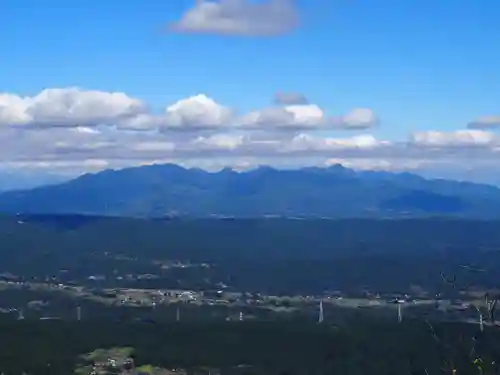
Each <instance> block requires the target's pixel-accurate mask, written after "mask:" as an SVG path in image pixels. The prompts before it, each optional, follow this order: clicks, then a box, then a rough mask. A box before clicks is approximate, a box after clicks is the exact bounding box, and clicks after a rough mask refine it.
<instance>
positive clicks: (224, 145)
mask: <svg viewBox="0 0 500 375" xmlns="http://www.w3.org/2000/svg"><path fill="white" fill-rule="evenodd" d="M246 141H247V140H246V138H245V137H244V136H242V135H233V134H216V135H213V136H210V137H199V138H196V139H195V140H194V141H193V142H192V145H193V146H195V147H201V148H206V149H209V150H236V149H237V148H238V147H241V146H242V145H243V144H244V143H245V142H246Z"/></svg>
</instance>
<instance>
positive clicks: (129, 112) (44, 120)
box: [0, 88, 378, 133]
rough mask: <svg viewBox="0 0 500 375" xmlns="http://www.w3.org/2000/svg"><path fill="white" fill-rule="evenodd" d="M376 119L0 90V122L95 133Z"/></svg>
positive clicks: (360, 113) (313, 110)
mask: <svg viewBox="0 0 500 375" xmlns="http://www.w3.org/2000/svg"><path fill="white" fill-rule="evenodd" d="M280 95H281V96H288V97H286V98H285V97H282V98H281V99H280V100H282V101H285V100H287V101H289V102H293V101H296V102H298V101H300V100H299V98H298V97H295V98H293V96H300V94H280ZM377 123H378V119H377V117H376V116H375V114H374V113H373V111H372V110H371V109H367V108H360V109H355V110H353V111H351V112H349V113H348V114H347V115H345V116H341V117H339V118H332V117H328V116H327V115H326V113H325V111H324V110H323V109H322V108H321V107H320V106H318V105H316V104H288V105H282V106H276V107H268V108H264V109H258V110H254V111H251V112H249V113H246V114H242V115H237V111H236V110H235V109H233V108H230V107H227V106H225V105H222V104H220V103H218V102H217V101H215V100H214V99H213V98H211V97H209V96H207V95H205V94H198V95H193V96H190V97H188V98H185V99H180V100H178V101H177V102H175V103H173V104H170V105H167V106H165V109H164V110H163V111H152V110H151V109H150V108H149V106H148V105H147V104H146V103H144V102H143V101H141V100H140V99H137V98H134V97H131V96H128V95H127V94H125V93H120V92H105V91H97V90H84V89H80V88H55V89H46V90H43V91H42V92H40V93H39V94H36V95H34V96H26V97H21V96H17V95H14V94H10V93H4V94H0V126H3V127H4V128H5V127H19V128H32V129H42V128H73V129H77V131H80V132H86V133H90V132H98V131H100V130H99V129H97V128H102V127H108V128H109V127H114V128H117V129H119V130H122V131H132V132H138V131H146V132H147V131H160V132H163V133H169V132H177V133H179V132H184V133H185V132H207V131H212V132H213V131H223V130H227V129H233V130H234V129H235V128H241V129H246V130H258V129H260V130H271V129H274V130H284V131H286V130H288V131H295V132H296V131H303V130H321V129H328V128H331V129H344V130H365V129H368V128H370V127H372V126H374V125H376V124H377Z"/></svg>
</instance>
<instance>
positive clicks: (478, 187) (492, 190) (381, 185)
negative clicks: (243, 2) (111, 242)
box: [0, 164, 500, 219]
mask: <svg viewBox="0 0 500 375" xmlns="http://www.w3.org/2000/svg"><path fill="white" fill-rule="evenodd" d="M0 212H1V213H7V214H14V213H22V214H84V215H112V216H138V217H165V216H189V217H213V216H215V217H236V218H241V217H261V216H286V217H297V218H300V217H304V218H306V217H325V218H347V217H369V218H400V217H427V216H452V217H467V218H485V219H487V218H500V189H499V188H497V187H494V186H490V185H484V184H475V183H470V182H458V181H451V180H428V179H425V178H423V177H420V176H418V175H414V174H410V173H389V172H373V171H372V172H367V171H364V172H359V171H354V170H352V169H348V168H344V167H342V166H340V165H334V166H331V167H328V168H316V167H308V168H302V169H297V170H277V169H274V168H271V167H266V166H263V167H259V168H257V169H255V170H251V171H247V172H236V171H233V170H231V169H223V170H221V171H219V172H212V173H211V172H207V171H204V170H201V169H196V168H192V169H185V168H182V167H180V166H178V165H174V164H161V165H160V164H158V165H151V166H141V167H132V168H125V169H121V170H105V171H102V172H99V173H95V174H85V175H82V176H80V177H77V178H75V179H73V180H70V181H67V182H63V183H59V184H55V185H50V186H43V187H37V188H33V189H29V190H18V191H9V192H5V193H2V194H0Z"/></svg>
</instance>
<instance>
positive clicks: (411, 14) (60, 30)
mask: <svg viewBox="0 0 500 375" xmlns="http://www.w3.org/2000/svg"><path fill="white" fill-rule="evenodd" d="M240 1H241V0H240ZM277 1H279V0H277ZM294 5H295V7H296V9H297V12H298V14H299V15H300V20H301V22H300V25H299V26H298V27H296V28H293V30H288V31H289V32H284V33H283V35H279V36H275V35H268V36H262V35H261V36H251V35H246V36H241V35H229V34H230V33H226V34H224V35H220V33H216V32H214V33H211V32H199V33H192V32H187V33H186V32H170V31H168V25H169V24H171V23H172V22H176V21H179V20H180V19H181V18H182V16H183V15H184V14H185V13H186V12H187V11H188V10H189V9H191V8H193V6H194V1H190V0H177V1H158V0H156V1H149V0H143V1H140V2H139V1H133V0H129V1H115V0H106V1H103V0H100V1H97V0H87V1H80V2H67V1H62V0H45V1H40V0H3V1H2V2H1V3H0V35H2V48H3V53H2V59H1V60H2V64H1V67H2V69H0V83H1V85H0V92H6V93H11V94H14V95H18V96H34V95H36V94H37V93H39V92H40V91H41V90H43V89H47V88H65V87H74V86H78V87H82V88H84V89H91V90H99V91H103V92H112V91H120V92H124V93H126V94H127V95H129V96H131V97H134V98H138V99H140V100H143V101H144V102H146V103H148V104H149V105H150V106H151V107H152V108H153V110H158V111H160V110H162V109H163V107H165V106H167V105H169V104H172V103H174V102H176V101H177V100H180V99H183V98H187V97H190V96H193V95H196V94H204V95H207V96H208V97H210V98H213V99H214V100H216V101H217V102H218V103H222V104H223V105H225V106H229V107H231V108H236V109H238V111H240V112H248V111H252V110H257V109H261V108H264V107H268V106H270V105H272V99H273V96H274V94H275V93H276V92H278V91H284V92H298V93H301V94H303V95H305V96H306V97H307V98H308V99H309V101H310V102H311V103H314V104H318V105H319V106H320V107H322V108H323V109H325V110H326V111H327V112H328V113H329V114H332V115H335V116H337V115H340V114H344V113H348V111H350V110H353V109H355V108H370V109H372V110H373V111H374V113H375V114H376V115H377V117H378V118H380V126H377V127H374V128H373V129H370V131H369V133H370V134H371V135H373V136H375V137H376V138H377V139H383V140H388V141H406V140H407V139H408V137H409V135H410V134H411V133H412V132H423V131H439V132H454V131H456V130H464V129H466V126H467V123H468V122H470V121H473V120H475V119H476V118H480V117H482V116H498V115H500V70H499V67H500V44H499V40H500V23H499V22H498V14H499V12H500V2H497V1H492V0H476V1H471V0H458V1H451V0H439V1H436V0H433V1H430V0H405V1H400V0H379V1H374V0H335V1H334V0H329V1H326V0H301V1H297V2H296V3H295V4H294ZM0 109H1V107H0ZM492 131H494V130H492ZM365 133H367V132H366V129H363V131H360V132H349V133H345V132H343V131H339V130H331V129H330V130H327V131H325V132H323V133H321V134H322V135H323V136H339V137H351V136H354V135H357V134H365Z"/></svg>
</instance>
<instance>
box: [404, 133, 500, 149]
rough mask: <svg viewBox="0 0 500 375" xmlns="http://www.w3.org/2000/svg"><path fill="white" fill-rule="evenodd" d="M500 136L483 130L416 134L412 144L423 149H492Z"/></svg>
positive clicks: (412, 136) (412, 137)
mask: <svg viewBox="0 0 500 375" xmlns="http://www.w3.org/2000/svg"><path fill="white" fill-rule="evenodd" d="M498 140H499V138H498V136H496V135H495V134H493V133H490V132H487V131H482V130H458V131H454V132H439V131H426V132H415V133H413V134H412V135H411V139H410V142H411V143H412V144H414V145H416V146H423V147H438V148H443V147H464V146H465V147H490V146H495V145H496V144H498Z"/></svg>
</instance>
